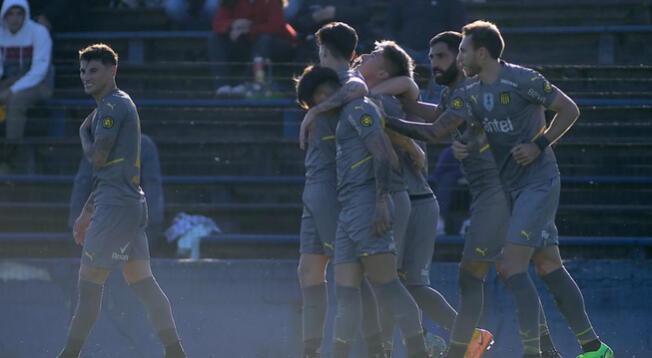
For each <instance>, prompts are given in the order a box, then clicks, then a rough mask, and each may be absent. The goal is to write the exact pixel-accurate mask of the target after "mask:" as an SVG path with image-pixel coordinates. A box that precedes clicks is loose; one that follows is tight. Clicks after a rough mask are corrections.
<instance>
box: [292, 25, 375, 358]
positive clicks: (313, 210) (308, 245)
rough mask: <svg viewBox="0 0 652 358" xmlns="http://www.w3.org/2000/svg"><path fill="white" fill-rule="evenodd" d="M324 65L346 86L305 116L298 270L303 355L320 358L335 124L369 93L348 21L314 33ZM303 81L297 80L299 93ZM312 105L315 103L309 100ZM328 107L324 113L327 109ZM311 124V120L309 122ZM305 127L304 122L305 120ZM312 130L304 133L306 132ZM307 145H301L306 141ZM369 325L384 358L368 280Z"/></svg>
mask: <svg viewBox="0 0 652 358" xmlns="http://www.w3.org/2000/svg"><path fill="white" fill-rule="evenodd" d="M315 38H316V41H317V44H318V46H319V48H320V63H321V65H322V66H325V67H328V68H330V69H332V70H334V71H336V73H337V74H338V78H339V81H340V82H341V83H343V86H342V87H341V88H340V89H339V90H338V91H337V92H336V93H334V94H333V95H332V96H330V97H328V98H321V99H320V101H318V103H319V104H318V105H315V106H312V107H308V106H307V105H306V103H301V102H300V104H301V105H302V106H303V107H304V108H306V109H309V110H308V113H309V114H310V115H308V116H307V117H310V116H311V115H312V114H313V113H317V112H318V111H322V112H320V113H317V114H315V115H314V119H317V120H316V121H315V123H314V125H313V126H312V128H311V130H310V134H309V135H308V136H307V140H308V146H307V151H306V157H305V167H306V174H305V178H306V182H305V187H304V191H303V204H304V209H303V215H302V217H301V230H300V235H299V236H300V254H301V255H300V258H299V266H298V268H297V271H298V276H299V282H300V285H301V293H302V326H303V352H302V357H318V356H319V348H320V346H321V344H322V340H323V329H324V322H325V316H326V308H327V306H328V302H327V289H326V267H327V265H328V263H329V261H330V258H331V257H332V255H333V248H334V241H335V232H336V227H337V218H338V216H339V213H340V204H339V203H338V202H337V190H336V185H337V179H336V169H335V151H336V150H335V126H336V124H337V121H338V115H339V108H341V106H342V104H344V103H346V102H348V101H351V100H353V99H356V98H361V97H363V96H364V95H366V94H367V88H366V85H365V84H364V81H363V79H362V78H361V77H360V76H359V75H358V74H357V73H356V72H355V71H351V70H350V66H351V65H350V63H351V60H352V59H353V57H354V55H355V53H354V51H355V48H356V46H357V43H358V37H357V33H356V31H355V30H354V29H353V28H352V27H350V26H348V25H346V24H344V23H331V24H327V25H325V26H323V27H322V28H321V29H320V30H319V31H318V32H317V33H316V36H315ZM298 84H299V82H297V91H298V90H299V87H298ZM311 103H313V102H311ZM323 108H326V109H323ZM308 120H309V119H308ZM304 123H306V120H304ZM308 128H309V127H308V126H305V127H304V129H306V130H308ZM302 145H303V141H302ZM362 292H363V294H362V296H363V300H364V305H363V307H364V311H365V317H366V320H365V323H368V324H365V327H364V335H365V340H366V341H367V347H368V355H369V357H381V355H382V354H383V351H382V339H381V336H380V325H379V323H378V306H377V303H376V300H375V297H374V295H373V293H372V289H371V287H370V285H369V283H368V281H367V280H363V283H362Z"/></svg>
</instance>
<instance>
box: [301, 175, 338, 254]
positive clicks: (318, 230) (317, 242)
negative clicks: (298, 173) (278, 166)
mask: <svg viewBox="0 0 652 358" xmlns="http://www.w3.org/2000/svg"><path fill="white" fill-rule="evenodd" d="M339 213H340V204H339V203H338V202H337V190H336V184H335V183H334V182H321V183H312V184H306V186H305V188H304V189H303V214H302V215H301V231H300V233H299V252H300V253H302V254H314V255H324V256H333V244H334V241H335V231H336V229H337V218H338V216H339Z"/></svg>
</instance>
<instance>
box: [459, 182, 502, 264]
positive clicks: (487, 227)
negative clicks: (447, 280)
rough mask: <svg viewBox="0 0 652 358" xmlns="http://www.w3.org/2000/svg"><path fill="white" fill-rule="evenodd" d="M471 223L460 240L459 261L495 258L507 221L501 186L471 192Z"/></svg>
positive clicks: (492, 259)
mask: <svg viewBox="0 0 652 358" xmlns="http://www.w3.org/2000/svg"><path fill="white" fill-rule="evenodd" d="M472 198H473V199H472V201H471V218H470V221H471V225H470V226H469V230H468V231H467V233H466V236H465V238H464V239H465V241H464V251H463V253H462V260H463V261H484V262H498V261H500V260H501V258H502V253H503V246H504V245H505V238H506V237H507V228H508V225H509V205H508V203H507V196H506V195H505V191H504V190H503V188H502V187H501V186H494V187H488V188H484V189H482V190H478V191H476V192H472Z"/></svg>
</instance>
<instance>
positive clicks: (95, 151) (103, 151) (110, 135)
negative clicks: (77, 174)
mask: <svg viewBox="0 0 652 358" xmlns="http://www.w3.org/2000/svg"><path fill="white" fill-rule="evenodd" d="M93 115H94V112H93V113H91V114H89V115H88V117H86V119H85V120H84V122H83V123H82V125H81V127H79V138H80V139H81V144H82V149H83V150H84V156H85V157H86V159H87V160H88V161H89V162H90V163H91V165H92V166H93V168H101V167H103V166H104V165H105V164H106V163H107V160H108V158H109V154H110V153H111V150H112V149H113V145H114V144H115V141H116V135H115V131H114V130H113V128H115V127H116V124H115V123H114V119H113V118H112V117H106V118H104V119H102V120H103V121H105V122H103V123H101V124H100V126H98V127H102V128H103V129H104V130H102V131H98V132H96V135H95V140H92V139H91V123H92V118H93ZM108 121H110V122H108ZM107 127H110V128H107Z"/></svg>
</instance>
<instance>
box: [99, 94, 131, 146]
mask: <svg viewBox="0 0 652 358" xmlns="http://www.w3.org/2000/svg"><path fill="white" fill-rule="evenodd" d="M125 113H126V111H125V108H124V105H123V103H121V102H118V101H117V100H104V101H102V102H101V103H100V105H99V106H98V111H97V117H96V123H95V136H96V137H97V136H99V135H108V136H113V137H117V136H118V132H119V131H120V127H121V126H122V124H123V122H124V121H125V117H126V116H125Z"/></svg>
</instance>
